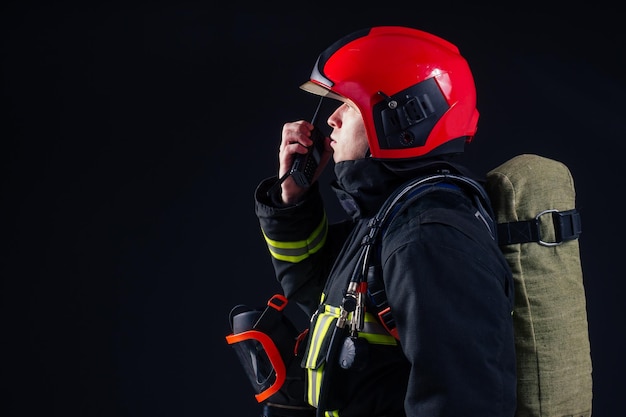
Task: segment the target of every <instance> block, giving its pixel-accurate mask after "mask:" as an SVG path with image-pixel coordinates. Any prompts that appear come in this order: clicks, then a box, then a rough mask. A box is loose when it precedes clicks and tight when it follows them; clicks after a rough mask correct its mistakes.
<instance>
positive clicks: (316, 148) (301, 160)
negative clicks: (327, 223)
mask: <svg viewBox="0 0 626 417" xmlns="http://www.w3.org/2000/svg"><path fill="white" fill-rule="evenodd" d="M323 99H324V97H321V98H320V101H319V103H317V108H316V109H315V113H314V114H313V118H312V119H311V124H312V125H313V130H312V131H311V140H313V144H312V145H311V146H309V151H308V152H307V153H305V154H296V155H294V158H293V162H292V164H291V168H290V169H289V171H287V172H286V173H285V175H283V176H282V177H280V178H279V179H278V181H276V183H274V185H272V186H271V187H270V189H269V190H268V191H267V194H268V195H269V194H270V193H271V192H272V191H273V190H274V189H275V188H276V187H278V186H280V184H282V183H283V182H284V181H285V180H286V179H287V177H289V176H290V175H291V176H292V177H293V179H294V181H295V182H296V184H297V185H298V186H300V187H303V188H307V187H310V186H311V183H312V182H313V177H314V176H315V171H317V167H318V166H319V163H320V159H321V158H322V153H323V152H324V134H323V133H322V132H321V131H320V130H319V129H318V128H317V126H316V125H315V123H317V115H318V113H319V111H320V107H321V106H322V100H323Z"/></svg>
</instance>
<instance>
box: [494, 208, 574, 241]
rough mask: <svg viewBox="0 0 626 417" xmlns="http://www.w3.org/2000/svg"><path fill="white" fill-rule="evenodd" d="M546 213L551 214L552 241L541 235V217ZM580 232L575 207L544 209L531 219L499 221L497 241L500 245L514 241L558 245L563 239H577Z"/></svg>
mask: <svg viewBox="0 0 626 417" xmlns="http://www.w3.org/2000/svg"><path fill="white" fill-rule="evenodd" d="M548 214H549V215H551V217H552V224H553V226H554V233H555V240H554V241H553V242H546V241H545V240H544V238H543V237H542V236H541V228H540V222H541V218H542V216H544V215H548ZM581 232H582V228H581V225H580V213H579V212H578V210H577V209H572V210H566V211H559V210H544V211H542V212H540V213H539V214H537V215H536V216H535V218H534V219H531V220H520V221H516V222H507V223H499V224H498V237H499V239H498V243H499V244H500V245H511V244H514V243H528V242H537V243H539V244H540V245H543V246H558V245H560V244H561V243H563V242H565V241H568V240H574V239H578V237H579V236H580V233H581Z"/></svg>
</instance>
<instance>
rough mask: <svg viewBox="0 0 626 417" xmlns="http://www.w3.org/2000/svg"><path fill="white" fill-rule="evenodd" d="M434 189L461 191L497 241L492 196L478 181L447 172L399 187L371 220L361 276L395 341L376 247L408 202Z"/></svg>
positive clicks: (394, 324) (382, 320)
mask: <svg viewBox="0 0 626 417" xmlns="http://www.w3.org/2000/svg"><path fill="white" fill-rule="evenodd" d="M435 190H448V191H459V190H462V191H465V192H466V193H467V194H469V195H470V196H471V197H472V199H473V201H474V204H475V206H476V208H477V211H476V217H478V218H479V219H480V220H482V221H483V223H484V224H485V227H486V228H487V230H488V231H489V233H490V234H491V236H492V238H493V239H494V240H496V239H497V233H498V232H497V229H496V227H495V221H494V218H495V217H494V214H493V210H492V208H491V203H490V200H489V197H488V195H487V193H486V191H485V189H484V188H483V187H482V186H481V185H480V184H479V183H478V182H477V181H475V180H473V179H471V178H468V177H465V176H460V175H455V174H451V173H450V172H447V171H444V172H442V173H441V174H433V175H429V176H426V177H421V178H417V179H414V180H411V181H409V182H408V183H406V184H405V185H404V186H401V187H399V188H398V190H396V191H395V192H394V193H393V194H392V195H391V196H390V197H389V198H388V199H387V200H386V201H385V203H384V204H383V205H382V207H381V208H380V209H379V211H378V213H377V214H376V216H374V217H373V218H372V220H371V221H370V224H369V228H370V232H369V233H368V234H367V235H366V236H365V238H364V239H363V242H362V246H363V249H362V251H363V252H362V254H364V256H361V259H362V266H361V274H362V275H363V276H364V277H365V278H366V279H367V289H368V294H369V299H370V301H371V303H372V304H373V305H374V307H375V310H376V312H377V315H378V318H379V319H380V322H381V323H382V325H383V326H384V327H385V329H386V330H387V331H388V332H389V333H390V334H391V335H392V336H394V337H395V338H396V339H398V338H399V337H398V331H397V329H396V323H395V320H394V318H393V315H392V314H391V309H390V307H389V303H388V301H387V293H386V292H385V285H384V282H383V279H382V271H381V268H380V261H379V259H378V255H379V253H378V250H374V247H375V245H378V243H379V242H380V239H381V236H382V235H383V234H384V231H385V230H386V228H387V226H388V225H389V224H390V223H391V221H392V219H393V218H394V217H395V216H397V215H398V214H399V213H401V212H402V211H403V210H405V209H406V208H407V207H408V206H410V204H408V203H410V202H412V201H415V200H416V199H418V198H420V197H422V196H423V195H425V194H427V193H429V192H431V191H435ZM357 268H358V265H357Z"/></svg>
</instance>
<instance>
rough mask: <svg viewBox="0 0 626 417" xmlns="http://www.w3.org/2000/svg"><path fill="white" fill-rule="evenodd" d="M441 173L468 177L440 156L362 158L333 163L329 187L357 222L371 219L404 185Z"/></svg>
mask: <svg viewBox="0 0 626 417" xmlns="http://www.w3.org/2000/svg"><path fill="white" fill-rule="evenodd" d="M444 169H445V170H448V171H450V172H453V173H456V174H463V175H468V176H472V175H471V173H469V171H468V170H467V168H465V167H463V166H462V165H459V164H456V163H454V162H452V161H450V159H449V158H445V157H441V156H440V157H437V158H432V159H423V160H412V161H403V162H399V161H394V162H384V161H380V160H377V159H373V158H364V159H357V160H353V161H342V162H338V163H336V164H335V176H336V180H335V181H333V182H332V183H331V187H332V189H333V191H334V192H335V194H336V195H337V198H338V200H339V203H340V204H341V206H342V207H343V209H344V210H345V212H346V213H347V214H348V216H350V217H351V218H352V219H353V220H359V219H361V218H368V217H372V216H374V215H375V214H376V212H377V211H378V209H379V208H380V207H381V206H382V204H383V203H384V202H385V200H386V199H387V197H389V195H391V193H393V191H394V190H395V189H396V188H398V187H399V186H401V185H402V184H404V183H405V182H407V181H409V180H411V179H413V178H417V177H419V176H423V175H427V174H433V173H437V172H441V171H442V170H444Z"/></svg>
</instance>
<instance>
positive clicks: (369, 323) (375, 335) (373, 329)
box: [359, 313, 398, 346]
mask: <svg viewBox="0 0 626 417" xmlns="http://www.w3.org/2000/svg"><path fill="white" fill-rule="evenodd" d="M359 337H362V338H364V339H366V340H367V341H368V342H370V343H374V344H376V345H392V346H395V345H397V344H398V341H397V340H396V338H395V337H393V336H392V335H390V334H389V332H388V331H387V329H385V328H384V327H383V325H382V324H380V323H379V322H378V320H376V317H374V315H373V314H372V313H365V317H364V324H363V329H362V330H361V331H360V332H359Z"/></svg>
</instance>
